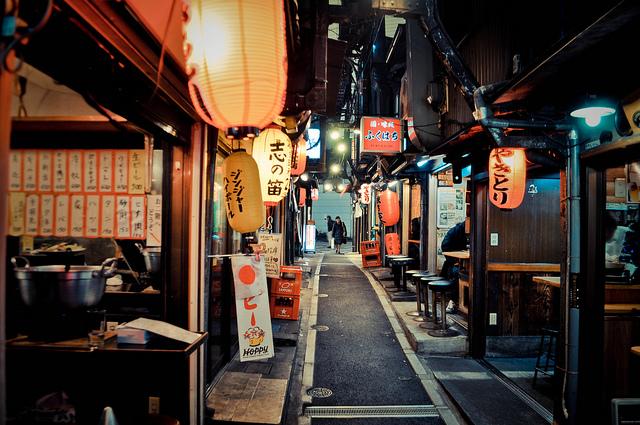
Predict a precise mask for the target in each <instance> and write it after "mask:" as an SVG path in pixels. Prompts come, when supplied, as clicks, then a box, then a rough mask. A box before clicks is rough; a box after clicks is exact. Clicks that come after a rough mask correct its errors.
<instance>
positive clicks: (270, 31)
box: [184, 0, 287, 130]
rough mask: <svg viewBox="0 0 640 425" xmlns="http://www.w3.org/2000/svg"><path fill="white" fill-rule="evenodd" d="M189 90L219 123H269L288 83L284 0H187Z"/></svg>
mask: <svg viewBox="0 0 640 425" xmlns="http://www.w3.org/2000/svg"><path fill="white" fill-rule="evenodd" d="M184 4H185V16H186V21H185V25H184V31H185V43H184V50H185V57H186V62H187V74H188V76H189V93H190V95H191V101H192V102H193V105H194V107H195V108H196V110H197V111H198V114H199V115H200V117H201V118H202V119H203V120H204V121H205V122H207V123H208V124H211V125H213V126H215V127H218V128H221V129H224V130H226V129H228V128H230V127H246V126H249V127H258V128H263V127H265V126H266V125H268V124H269V123H270V122H271V121H272V120H273V119H274V117H275V116H276V115H278V114H279V113H280V111H282V107H283V105H284V96H285V90H286V87H287V49H286V40H285V38H286V33H285V10H284V0H266V1H265V0H242V1H230V0H184Z"/></svg>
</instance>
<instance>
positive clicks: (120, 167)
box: [114, 151, 129, 193]
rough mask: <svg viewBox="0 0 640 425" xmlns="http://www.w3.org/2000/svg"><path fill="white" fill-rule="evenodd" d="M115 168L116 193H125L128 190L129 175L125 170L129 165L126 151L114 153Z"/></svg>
mask: <svg viewBox="0 0 640 425" xmlns="http://www.w3.org/2000/svg"><path fill="white" fill-rule="evenodd" d="M115 152H116V153H115V168H114V172H115V174H114V183H115V186H116V187H115V190H114V192H116V193H127V191H128V190H129V174H128V172H127V168H128V165H129V152H128V151H115Z"/></svg>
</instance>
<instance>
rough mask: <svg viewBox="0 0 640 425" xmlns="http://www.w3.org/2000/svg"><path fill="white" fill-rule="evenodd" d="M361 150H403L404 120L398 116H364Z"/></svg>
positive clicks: (389, 151) (380, 151) (387, 151)
mask: <svg viewBox="0 0 640 425" xmlns="http://www.w3.org/2000/svg"><path fill="white" fill-rule="evenodd" d="M360 137H361V145H360V146H361V147H360V152H373V153H383V154H384V153H389V154H393V153H398V152H402V121H401V120H400V119H398V118H385V117H362V119H361V120H360Z"/></svg>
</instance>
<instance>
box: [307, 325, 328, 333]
mask: <svg viewBox="0 0 640 425" xmlns="http://www.w3.org/2000/svg"><path fill="white" fill-rule="evenodd" d="M311 329H315V330H317V331H318V332H326V331H328V330H329V326H326V325H313V326H311Z"/></svg>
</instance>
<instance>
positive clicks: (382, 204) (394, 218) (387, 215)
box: [378, 189, 400, 226]
mask: <svg viewBox="0 0 640 425" xmlns="http://www.w3.org/2000/svg"><path fill="white" fill-rule="evenodd" d="M378 214H379V216H380V221H381V222H382V224H384V225H385V226H393V225H394V224H396V223H397V222H398V220H400V201H399V200H398V194H397V193H396V192H394V191H393V190H389V189H387V190H383V191H382V192H380V194H379V195H378Z"/></svg>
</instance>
